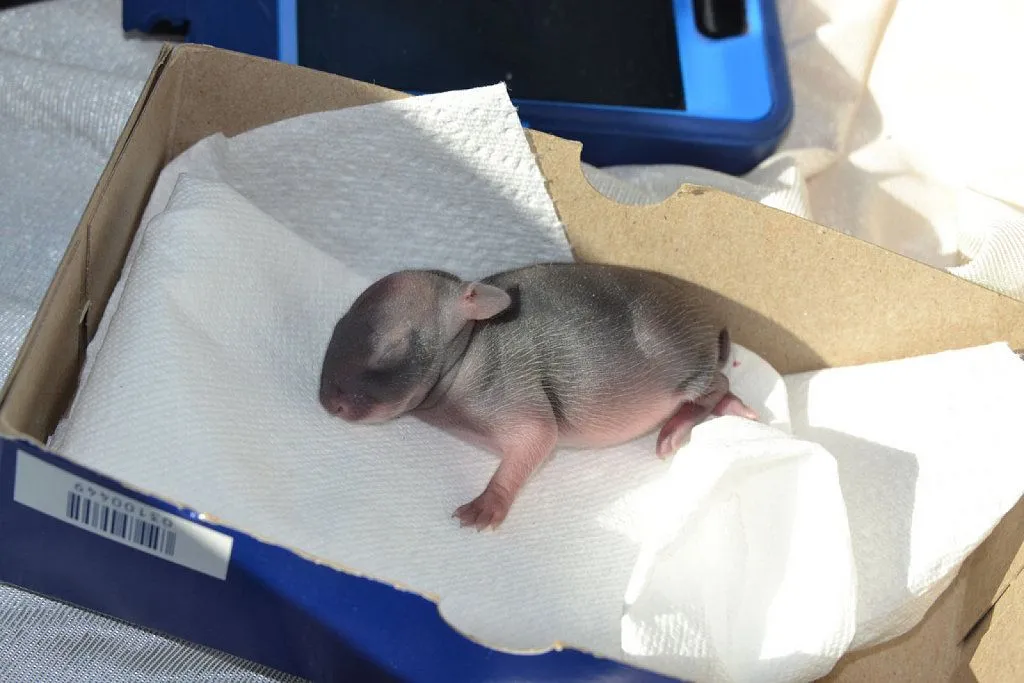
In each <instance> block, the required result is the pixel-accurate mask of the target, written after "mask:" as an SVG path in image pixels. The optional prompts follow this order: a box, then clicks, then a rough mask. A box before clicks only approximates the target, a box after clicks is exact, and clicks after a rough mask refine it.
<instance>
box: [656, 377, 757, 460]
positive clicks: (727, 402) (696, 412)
mask: <svg viewBox="0 0 1024 683" xmlns="http://www.w3.org/2000/svg"><path fill="white" fill-rule="evenodd" d="M708 415H719V416H721V415H735V416H737V417H744V418H747V419H748V420H755V421H756V420H757V419H758V415H757V413H755V412H754V411H753V410H752V409H751V408H750V407H749V406H748V405H747V404H745V403H744V402H743V401H741V400H740V399H739V397H737V396H736V395H735V394H734V393H732V392H731V391H729V379H728V378H727V377H726V376H725V375H723V374H722V373H718V374H717V375H716V376H715V381H714V383H712V385H711V389H710V390H709V391H708V392H707V393H706V394H704V395H703V396H701V397H700V398H698V399H697V400H696V401H692V402H687V403H683V404H682V405H681V406H679V410H677V411H676V412H675V414H674V415H672V417H670V418H669V419H668V421H666V422H665V424H664V425H663V426H662V428H661V432H660V433H659V434H658V445H657V449H656V452H657V454H658V457H659V458H662V459H664V458H667V457H668V456H670V455H672V454H673V453H675V452H676V451H677V450H679V447H680V446H682V444H683V441H684V440H685V439H686V437H688V436H689V435H690V432H691V431H693V428H694V427H696V426H697V425H698V424H699V423H700V422H702V421H703V420H704V419H705V418H707V417H708Z"/></svg>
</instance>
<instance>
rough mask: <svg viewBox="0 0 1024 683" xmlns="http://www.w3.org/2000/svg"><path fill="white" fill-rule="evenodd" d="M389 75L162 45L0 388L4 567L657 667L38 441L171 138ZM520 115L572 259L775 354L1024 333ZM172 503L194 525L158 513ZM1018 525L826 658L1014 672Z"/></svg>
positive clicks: (1023, 321)
mask: <svg viewBox="0 0 1024 683" xmlns="http://www.w3.org/2000/svg"><path fill="white" fill-rule="evenodd" d="M403 96H404V95H403V94H401V93H396V92H392V91H387V90H384V89H381V88H378V87H374V86H371V85H367V84H364V83H357V82H353V81H350V80H347V79H344V78H339V77H336V76H332V75H329V74H325V73H318V72H314V71H310V70H306V69H302V68H296V67H292V66H287V65H284V64H280V63H276V62H272V61H267V60H263V59H258V58H253V57H248V56H244V55H240V54H236V53H232V52H226V51H221V50H215V49H212V48H207V47H202V46H195V45H189V46H177V47H174V48H166V49H165V50H164V51H163V52H162V53H161V55H160V57H159V59H158V61H157V63H156V65H155V67H154V69H153V72H152V75H151V77H150V79H149V81H148V83H147V85H146V87H145V89H144V91H143V93H142V95H141V97H140V99H139V102H138V104H137V106H136V108H135V110H134V112H133V113H132V116H131V118H130V119H129V121H128V123H127V125H126V127H125V129H124V131H123V133H122V135H121V138H120V139H119V140H118V143H117V145H116V147H115V149H114V152H113V154H112V156H111V159H110V162H109V164H108V165H107V167H106V169H105V171H104V173H103V175H102V177H101V178H100V181H99V184H98V185H97V187H96V190H95V192H94V194H93V196H92V198H91V200H90V202H89V204H88V207H87V209H86V211H85V213H84V215H83V217H82V221H81V223H80V224H79V226H78V228H77V230H76V231H75V234H74V236H73V238H72V239H71V242H70V244H69V246H68V249H67V252H66V254H65V256H64V259H63V261H62V263H61V265H60V268H59V270H58V272H57V274H56V276H55V278H54V280H53V283H52V285H51V287H50V289H49V291H48V293H47V296H46V298H45V300H44V301H43V304H42V306H41V308H40V311H39V313H38V316H37V318H36V320H35V323H34V325H33V326H32V328H31V330H30V332H29V334H28V337H27V340H26V342H25V345H24V347H23V349H22V351H21V354H20V356H19V357H18V360H17V362H16V364H15V367H14V369H13V371H12V372H11V374H10V377H9V380H8V382H7V385H6V386H5V387H4V390H3V394H2V395H0V432H2V434H3V437H4V438H3V442H2V446H3V451H2V456H0V485H2V489H0V580H2V581H5V582H9V583H12V584H15V585H18V586H21V587H23V588H26V589H28V590H31V591H36V592H39V593H43V594H46V595H49V596H53V597H55V598H58V599H61V600H65V601H69V602H72V603H75V604H77V605H80V606H83V607H86V608H89V609H93V610H97V611H99V612H103V613H106V614H109V615H112V616H115V617H118V618H121V619H124V620H127V621H130V622H133V623H136V624H140V625H143V626H146V627H149V628H152V629H156V630H160V631H164V632H167V633H170V634H173V635H176V636H179V637H182V638H185V639H188V640H192V641H195V642H198V643H202V644H204V645H207V646H210V647H213V648H217V649H220V650H223V651H226V652H230V653H232V654H235V655H238V656H240V657H244V658H247V659H250V660H254V661H257V662H260V663H262V664H265V665H267V666H270V667H274V668H277V669H280V670H282V671H287V672H291V673H294V674H297V675H300V676H304V677H308V678H311V679H314V680H369V679H377V678H386V679H392V678H401V679H406V680H408V679H415V680H444V681H452V680H499V679H500V680H510V679H513V678H514V679H516V680H558V681H577V680H578V681H583V680H595V679H600V680H604V681H610V680H616V681H627V680H628V681H642V680H660V677H658V676H655V675H653V674H650V673H648V672H643V671H639V670H637V669H632V668H629V667H626V666H623V665H620V664H618V663H616V662H611V661H608V660H604V659H599V658H595V657H592V656H590V655H588V654H584V653H581V652H576V651H572V650H558V651H553V652H549V653H545V654H541V655H535V656H521V655H513V654H508V653H502V652H497V651H493V650H490V649H488V648H486V647H484V646H482V645H480V644H477V643H474V642H471V641H470V640H468V639H466V638H464V637H462V636H461V635H459V634H457V633H455V632H454V631H453V630H451V629H450V628H449V627H448V626H447V625H446V624H445V622H444V621H443V620H442V619H441V618H440V616H439V615H438V613H437V610H436V609H435V606H434V605H433V604H432V603H430V602H428V601H427V600H425V599H422V598H420V597H418V596H415V595H412V594H408V593H403V592H400V591H399V590H396V589H394V588H392V587H391V586H388V585H385V584H382V583H378V582H376V581H372V580H369V579H366V578H360V577H357V576H353V575H350V574H346V573H344V572H342V571H339V570H335V569H333V568H330V567H327V566H323V565H320V564H317V563H316V562H314V561H311V560H309V559H306V558H303V557H301V556H300V555H299V554H297V553H296V552H293V551H291V550H289V549H286V548H280V547H275V546H271V545H268V544H265V543H261V542H259V541H258V540H256V539H254V538H253V537H251V536H250V535H248V534H246V533H245V532H244V531H242V530H236V529H231V528H228V527H226V526H223V525H219V524H217V522H216V520H215V519H212V518H210V517H209V516H207V515H204V514H201V513H200V512H197V511H193V510H189V509H188V508H186V507H184V506H183V505H181V504H179V503H178V502H176V501H167V500H164V499H162V498H160V497H158V496H157V495H153V493H151V492H142V491H136V490H134V489H132V488H131V487H128V486H125V485H123V484H121V483H119V482H116V481H113V480H111V479H109V478H107V477H104V476H100V475H99V474H97V473H95V472H92V471H90V470H88V469H87V468H83V467H81V466H79V465H77V464H75V463H73V462H71V461H69V460H67V459H65V458H62V457H60V456H59V455H58V454H54V453H50V452H48V451H47V450H46V449H45V447H43V445H42V444H44V443H45V442H46V439H47V437H48V436H49V435H50V433H51V431H52V430H53V428H54V427H55V425H56V423H57V421H58V420H59V419H60V417H61V415H62V413H63V411H64V410H65V409H66V408H67V407H68V405H69V404H70V400H71V398H72V396H73V395H74V391H75V388H76V379H77V375H78V372H79V370H80V368H81V365H82V362H83V358H84V350H85V347H86V345H87V343H88V341H89V340H90V339H91V338H92V335H93V334H94V333H95V332H96V328H97V325H98V323H99V321H100V319H101V317H102V315H103V310H104V307H105V305H106V302H107V300H108V297H109V296H110V293H111V290H112V289H113V287H114V285H115V283H116V282H117V280H118V278H119V276H120V272H121V268H122V265H123V262H124V259H125V256H126V253H127V250H128V247H129V244H130V241H131V238H132V235H133V234H134V232H135V230H136V228H137V227H138V223H139V219H140V217H141V215H142V213H143V210H144V208H145V207H146V204H147V202H148V199H149V193H150V192H151V190H152V188H153V185H154V183H155V181H156V178H157V176H158V174H159V172H160V170H161V168H162V167H163V166H164V165H165V164H166V163H167V162H168V161H169V160H170V159H172V158H173V157H174V156H176V155H177V154H179V153H181V152H182V151H184V150H185V149H186V148H188V147H189V146H191V145H192V144H194V143H195V142H197V141H198V140H200V139H201V138H203V137H205V136H207V135H210V134H212V133H215V132H222V133H224V134H226V135H234V134H237V133H240V132H242V131H245V130H248V129H251V128H254V127H256V126H260V125H264V124H267V123H271V122H273V121H277V120H280V119H283V118H286V117H290V116H294V115H298V114H303V113H308V112H313V111H322V110H326V109H332V108H340V107H347V106H352V105H357V104H364V103H369V102H375V101H380V100H383V99H389V98H397V97H403ZM529 138H530V141H531V143H532V145H533V148H534V150H535V153H536V157H537V161H538V163H539V165H540V168H541V170H542V171H543V173H544V175H545V176H546V178H547V179H548V181H549V191H550V194H551V196H552V198H553V200H554V203H555V206H556V208H557V210H558V212H559V215H560V216H561V218H562V220H563V221H564V223H565V225H566V227H567V230H568V235H569V238H570V241H571V243H572V246H573V248H574V251H575V253H576V255H577V257H578V258H580V259H583V260H590V261H602V262H616V263H623V264H631V265H643V266H646V267H653V268H656V269H660V270H663V271H666V272H669V273H674V274H677V275H680V276H682V277H686V278H689V279H691V280H693V281H695V282H697V283H700V284H701V285H703V286H704V287H706V288H707V290H708V292H709V294H710V296H711V298H712V300H713V301H714V302H715V305H716V306H717V307H718V308H719V309H720V310H721V311H722V312H723V314H724V315H726V316H727V319H728V320H729V321H730V323H731V325H732V328H733V330H734V338H735V339H736V340H737V341H738V342H739V343H741V344H743V345H745V346H747V347H749V348H752V349H753V350H755V351H756V352H758V353H759V354H760V355H762V356H763V357H764V358H765V359H766V360H767V361H769V362H770V363H772V364H773V365H774V366H775V367H776V368H777V369H778V370H779V371H781V372H783V373H788V372H796V371H804V370H811V369H818V368H822V367H826V366H838V365H849V364H856V363H864V362H871V361H881V360H887V359H894V358H901V357H906V356H911V355H917V354H926V353H931V352H937V351H940V350H943V349H950V348H962V347H967V346H973V345H979V344H984V343H988V342H993V341H1008V342H1009V343H1010V344H1011V345H1012V346H1013V347H1014V348H1022V347H1024V303H1021V302H1018V301H1015V300H1012V299H1010V298H1008V297H1005V296H1002V295H999V294H996V293H994V292H991V291H988V290H986V289H983V288H981V287H978V286H975V285H973V284H970V283H967V282H964V281H961V280H959V279H957V278H955V277H953V276H950V275H948V274H946V273H944V272H942V271H939V270H936V269H933V268H930V267H927V266H924V265H921V264H919V263H916V262H913V261H911V260H909V259H906V258H903V257H900V256H897V255H895V254H892V253H889V252H886V251H884V250H882V249H879V248H877V247H874V246H872V245H870V244H867V243H864V242H861V241H858V240H856V239H852V238H850V237H847V236H844V235H842V234H840V233H838V232H835V231H833V230H830V229H827V228H824V227H821V226H818V225H815V224H813V223H810V222H808V221H805V220H802V219H800V218H797V217H795V216H792V215H789V214H785V213H783V212H779V211H775V210H772V209H769V208H766V207H764V206H761V205H758V204H756V203H752V202H749V201H746V200H743V199H740V198H737V197H734V196H731V195H727V194H724V193H722V192H718V191H715V190H711V189H707V188H701V187H692V186H687V187H684V188H681V189H680V190H679V192H678V193H676V195H674V196H673V197H671V198H670V199H668V200H666V201H664V202H661V203H659V204H656V205H650V206H623V205H620V204H617V203H615V202H612V201H611V200H608V199H607V198H605V197H603V196H601V195H600V194H599V193H598V192H596V191H595V190H594V189H593V188H592V187H591V186H590V185H589V184H588V182H587V181H586V180H585V178H584V176H583V175H582V172H581V169H580V165H579V154H580V147H579V145H578V144H575V143H573V142H570V141H566V140H561V139H557V138H554V137H551V136H548V135H544V134H539V133H536V132H530V133H529ZM169 457H173V454H171V453H169ZM29 475H31V476H29ZM19 478H20V479H19ZM39 481H45V483H46V486H42V487H41V486H40V485H39ZM89 488H92V489H93V491H94V492H97V491H98V492H99V494H102V495H104V496H106V497H107V498H106V499H105V500H106V501H108V502H109V505H110V506H114V505H115V502H114V501H115V499H116V502H117V504H119V505H120V506H121V507H120V508H119V509H121V510H125V509H127V506H136V507H133V512H136V513H137V512H138V507H137V506H143V507H144V508H145V509H144V513H145V517H144V518H143V521H145V522H146V524H142V523H141V522H131V523H128V524H126V523H125V522H124V521H123V520H124V518H123V517H120V518H117V519H118V520H119V522H120V524H119V525H118V526H117V527H116V528H117V532H118V535H121V533H122V532H123V535H124V536H126V538H125V539H122V540H120V541H118V542H112V540H111V533H110V532H109V530H108V532H107V533H103V532H96V531H95V529H93V530H92V531H89V530H83V528H82V527H83V525H82V524H76V523H74V522H71V521H68V520H67V516H68V514H69V513H74V515H73V516H78V517H81V516H82V515H81V514H80V512H81V510H80V508H76V507H75V506H76V505H78V506H80V505H82V504H83V503H82V500H83V499H82V498H75V492H76V491H85V490H87V489H89ZM54 492H56V493H54ZM16 499H17V500H16ZM110 509H111V510H114V507H110ZM41 511H42V512H41ZM111 514H113V513H111ZM93 519H95V518H93ZM107 521H109V520H103V522H102V524H106V523H107ZM147 524H148V526H147ZM95 525H96V523H94V526H95ZM189 525H195V526H196V528H201V529H202V530H201V531H198V532H190V533H184V534H179V535H177V536H171V535H170V534H169V532H170V531H173V530H175V529H178V530H181V529H183V527H186V526H189ZM110 528H114V527H113V526H110ZM196 534H200V535H202V538H203V539H204V540H203V543H202V544H200V545H202V547H201V548H198V550H197V549H196V548H193V549H192V550H193V551H195V553H198V554H197V555H195V556H190V557H189V558H186V559H180V558H179V559H178V560H176V561H168V560H167V559H166V557H167V553H166V552H164V551H165V550H166V549H167V546H168V544H169V543H173V542H175V539H176V542H177V543H179V544H184V543H186V541H187V540H188V539H189V538H191V539H193V543H194V539H195V538H196V537H197V536H196ZM204 534H205V535H204ZM1022 539H1024V503H1020V504H1018V505H1017V506H1016V508H1014V509H1013V510H1012V511H1011V512H1010V513H1009V514H1008V515H1007V516H1006V517H1005V518H1004V520H1003V521H1002V523H1001V524H1000V525H999V526H998V527H997V528H996V530H995V531H994V532H993V533H992V534H991V535H990V537H989V538H988V539H987V540H986V541H985V543H984V544H983V545H982V546H981V547H980V548H979V549H978V550H977V551H976V552H975V553H974V554H973V555H972V556H971V557H970V558H969V560H968V562H967V563H966V564H965V565H964V567H963V569H962V571H961V572H960V574H959V577H958V578H957V580H956V581H955V582H954V584H953V585H952V586H951V587H950V588H949V589H948V590H947V591H946V592H945V593H944V594H943V596H942V597H941V598H940V600H939V601H938V602H937V603H936V604H935V606H934V607H933V608H932V609H931V610H930V611H929V613H928V614H927V615H926V617H925V619H924V620H923V622H921V623H920V624H919V625H918V626H916V627H915V628H914V629H912V630H911V631H910V632H909V633H907V634H906V635H905V636H903V637H901V638H899V639H898V640H896V641H894V642H891V643H887V644H885V645H882V646H879V647H876V648H874V649H872V650H869V651H865V652H858V653H853V654H850V655H848V656H847V657H845V658H844V659H843V660H842V661H841V662H840V664H839V665H838V666H837V668H836V669H835V670H834V671H833V672H832V674H830V676H829V679H830V680H833V681H842V682H844V683H845V682H847V681H861V680H863V681H881V680H902V681H909V680H914V681H929V682H934V681H947V680H984V681H1011V680H1024V675H1022V673H1024V672H1022V668H1024V651H1022V648H1020V647H1019V646H1018V645H1017V643H1019V642H1020V640H1021V639H1022V638H1024V586H1022V584H1021V581H1019V580H1017V579H1018V574H1019V572H1020V569H1021V567H1022V566H1024V552H1022V550H1021V541H1022ZM204 553H205V554H204Z"/></svg>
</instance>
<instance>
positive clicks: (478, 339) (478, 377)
mask: <svg viewBox="0 0 1024 683" xmlns="http://www.w3.org/2000/svg"><path fill="white" fill-rule="evenodd" d="M494 277H495V279H493V280H491V282H493V283H495V284H483V283H480V282H462V281H459V280H458V278H455V277H454V276H450V277H447V276H443V275H438V274H437V273H436V272H434V273H433V274H431V273H430V272H421V271H415V272H401V273H396V274H393V275H391V276H388V277H386V278H384V279H382V280H380V281H378V283H375V284H374V285H373V286H371V287H370V288H368V289H367V290H366V292H364V293H363V295H361V296H360V298H359V299H358V300H357V302H355V303H354V304H353V306H352V307H351V308H350V310H349V311H348V312H347V313H346V315H345V316H344V317H343V318H341V319H340V320H339V323H338V326H337V327H336V329H335V331H334V332H333V333H332V337H331V341H330V343H329V345H328V348H327V350H326V352H325V357H324V364H323V368H322V372H321V385H320V402H321V404H322V405H323V407H324V408H325V409H327V410H328V411H329V412H330V413H331V414H333V415H336V416H338V417H340V418H342V419H344V420H346V421H349V422H361V423H380V422H386V421H388V420H391V419H393V418H395V417H398V416H400V415H403V414H407V413H411V414H413V415H415V416H416V417H418V418H420V419H422V420H423V421H425V422H427V423H430V424H433V425H434V426H436V427H439V428H440V429H442V430H445V431H447V432H449V433H453V434H455V435H457V436H459V437H460V438H462V439H463V440H464V441H467V442H470V443H473V444H476V445H478V446H481V447H483V448H485V449H487V450H490V451H492V452H493V453H495V454H496V455H497V456H499V457H500V463H499V465H498V467H497V468H496V469H495V471H494V473H493V475H492V476H491V478H490V480H489V481H488V483H487V485H486V487H485V488H484V490H483V491H482V492H481V493H480V495H478V496H477V497H476V498H474V499H473V500H471V501H469V502H468V503H466V504H464V505H461V506H459V507H458V508H457V509H456V510H455V511H454V514H453V517H455V518H457V519H458V520H459V521H460V523H461V524H462V526H468V527H475V528H477V529H478V530H482V529H486V528H489V527H494V528H496V527H498V526H500V525H501V523H502V522H503V521H504V520H505V518H506V516H507V515H508V514H509V509H510V508H511V506H512V505H513V503H514V501H515V499H516V497H517V496H518V494H519V491H520V490H521V489H522V488H523V486H524V485H526V483H527V481H528V480H529V479H530V477H531V476H532V475H533V473H534V472H535V471H536V470H537V469H538V468H539V467H540V465H541V463H543V462H544V460H545V458H547V457H548V456H549V455H550V454H551V453H552V452H553V451H554V450H555V449H556V448H557V447H559V446H568V447H574V448H591V449H599V448H606V447H611V446H615V445H619V444H623V443H626V442H628V441H632V440H634V439H637V438H640V437H642V436H644V435H645V434H651V433H653V432H654V431H655V430H659V431H658V438H657V445H656V447H655V453H656V455H657V456H658V457H659V458H662V459H664V458H668V457H669V456H671V455H672V454H673V453H675V452H677V451H678V450H679V448H680V447H681V445H682V444H683V442H684V441H685V440H686V439H687V437H688V436H689V434H690V433H691V431H692V430H693V428H694V427H695V426H696V425H697V424H699V423H700V422H702V421H703V420H705V419H707V418H708V417H710V416H722V415H735V416H739V417H742V418H747V419H752V420H757V419H758V416H757V414H756V413H755V412H754V411H753V410H751V409H750V407H749V406H747V405H746V404H744V403H743V401H742V400H740V399H739V398H738V397H737V396H736V395H735V394H733V393H732V392H731V391H730V388H729V380H728V378H727V377H726V376H725V375H724V374H723V373H722V372H721V371H720V368H721V364H722V363H724V362H725V359H726V358H727V357H728V355H729V351H728V349H729V341H728V334H727V331H726V330H725V329H721V330H720V331H717V332H716V328H714V327H713V326H712V325H711V324H710V323H709V322H706V320H705V318H703V317H701V316H702V314H701V313H700V312H699V310H698V308H697V307H696V306H694V305H692V302H691V299H690V296H689V294H688V293H687V292H688V291H689V290H688V289H687V286H686V283H683V282H681V281H675V282H674V283H670V282H668V281H667V280H665V279H663V277H662V276H660V275H653V274H646V275H641V274H638V272H637V271H631V270H629V269H616V268H615V267H611V266H597V265H583V264H562V265H561V266H557V265H556V266H554V267H553V268H552V267H549V266H543V265H541V266H537V267H530V268H526V269H522V270H520V271H513V274H512V275H508V274H505V275H502V274H499V275H496V276H494ZM609 283H611V285H609ZM503 287H504V288H506V289H507V291H506V289H503ZM509 292H517V294H516V296H517V297H518V299H517V301H518V303H517V307H516V309H515V310H516V312H515V313H514V314H513V315H511V316H508V317H507V318H505V319H504V320H502V321H500V322H499V323H498V324H495V325H491V324H489V323H487V322H483V323H482V324H477V323H478V322H479V321H489V320H490V319H491V318H494V317H496V316H498V315H499V314H502V313H503V312H504V311H506V309H508V308H509V307H510V305H511V304H512V299H511V296H510V294H509ZM591 292H592V294H591V295H588V293H591ZM595 321H601V323H600V325H601V327H600V329H599V331H598V332H597V333H593V330H595V329H597V328H595V327H594V325H595ZM367 329H373V330H375V333H374V334H373V336H372V337H371V338H370V339H369V342H372V343H368V342H367V337H366V336H365V335H366V332H365V331H366V330H367ZM580 329H587V330H589V331H588V332H587V333H585V334H580V333H579V332H578V331H579V330H580ZM413 333H415V335H414V334H413ZM738 365H739V363H738V362H737V361H733V362H732V367H737V366H738ZM367 369H369V370H370V372H365V371H366V370H367ZM439 378H440V379H439ZM698 392H700V393H699V395H697V394H698Z"/></svg>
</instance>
